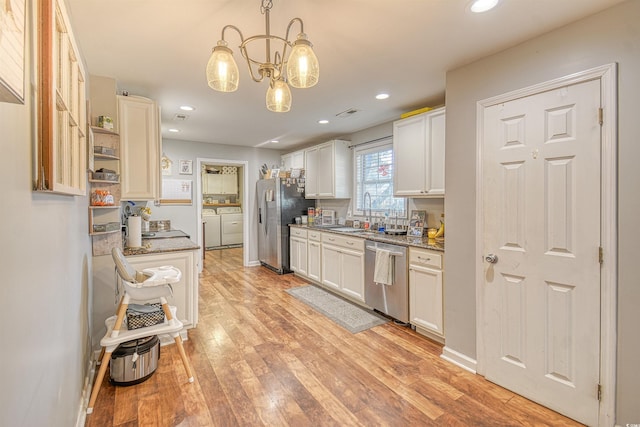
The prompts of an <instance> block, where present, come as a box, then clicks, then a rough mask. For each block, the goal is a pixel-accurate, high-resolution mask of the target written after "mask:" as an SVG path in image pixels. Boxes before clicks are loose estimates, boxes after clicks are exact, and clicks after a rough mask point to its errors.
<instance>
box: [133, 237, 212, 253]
mask: <svg viewBox="0 0 640 427" xmlns="http://www.w3.org/2000/svg"><path fill="white" fill-rule="evenodd" d="M196 249H200V246H198V245H196V244H195V243H193V242H192V241H191V239H189V238H188V237H173V238H166V239H142V247H139V248H124V249H123V250H122V252H123V253H124V255H125V256H129V255H147V254H161V253H166V252H180V251H193V250H196Z"/></svg>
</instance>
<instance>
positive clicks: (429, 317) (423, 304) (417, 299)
mask: <svg viewBox="0 0 640 427" xmlns="http://www.w3.org/2000/svg"><path fill="white" fill-rule="evenodd" d="M409 312H410V313H409V316H410V318H411V323H412V324H413V325H415V326H420V327H423V328H425V329H428V330H429V331H431V332H433V333H435V334H437V335H440V336H444V328H443V323H444V322H443V315H442V271H440V270H435V269H432V268H426V267H421V266H417V265H410V266H409Z"/></svg>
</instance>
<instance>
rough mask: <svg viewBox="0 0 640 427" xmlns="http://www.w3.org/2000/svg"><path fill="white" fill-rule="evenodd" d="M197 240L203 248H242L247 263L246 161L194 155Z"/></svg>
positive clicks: (203, 254)
mask: <svg viewBox="0 0 640 427" xmlns="http://www.w3.org/2000/svg"><path fill="white" fill-rule="evenodd" d="M197 167H198V169H197V171H198V173H197V180H196V183H197V184H196V199H197V209H196V215H197V221H198V223H200V224H201V225H202V226H201V227H198V230H197V243H198V245H199V246H200V248H201V251H202V252H201V256H202V258H204V256H205V253H206V251H211V250H225V249H229V248H242V259H243V264H244V265H247V264H248V258H247V257H248V254H249V251H248V250H247V249H246V248H247V247H248V242H249V231H248V230H249V227H248V225H249V223H248V212H249V205H248V191H247V181H248V180H247V171H248V163H247V162H246V161H238V160H228V159H210V158H198V159H197Z"/></svg>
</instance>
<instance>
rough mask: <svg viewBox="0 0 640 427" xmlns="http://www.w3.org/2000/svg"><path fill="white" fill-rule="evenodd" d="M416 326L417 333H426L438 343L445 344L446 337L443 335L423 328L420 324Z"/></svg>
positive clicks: (425, 334)
mask: <svg viewBox="0 0 640 427" xmlns="http://www.w3.org/2000/svg"><path fill="white" fill-rule="evenodd" d="M413 326H414V327H415V330H416V332H417V333H419V334H420V335H424V336H425V337H427V338H429V339H430V340H433V341H435V342H437V343H440V344H444V338H443V337H441V336H440V335H437V334H434V333H433V332H431V331H429V330H427V329H425V328H421V327H420V326H418V325H413Z"/></svg>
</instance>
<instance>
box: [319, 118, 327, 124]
mask: <svg viewBox="0 0 640 427" xmlns="http://www.w3.org/2000/svg"><path fill="white" fill-rule="evenodd" d="M318 123H320V124H321V125H326V124H327V123H329V120H325V119H322V120H318Z"/></svg>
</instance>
